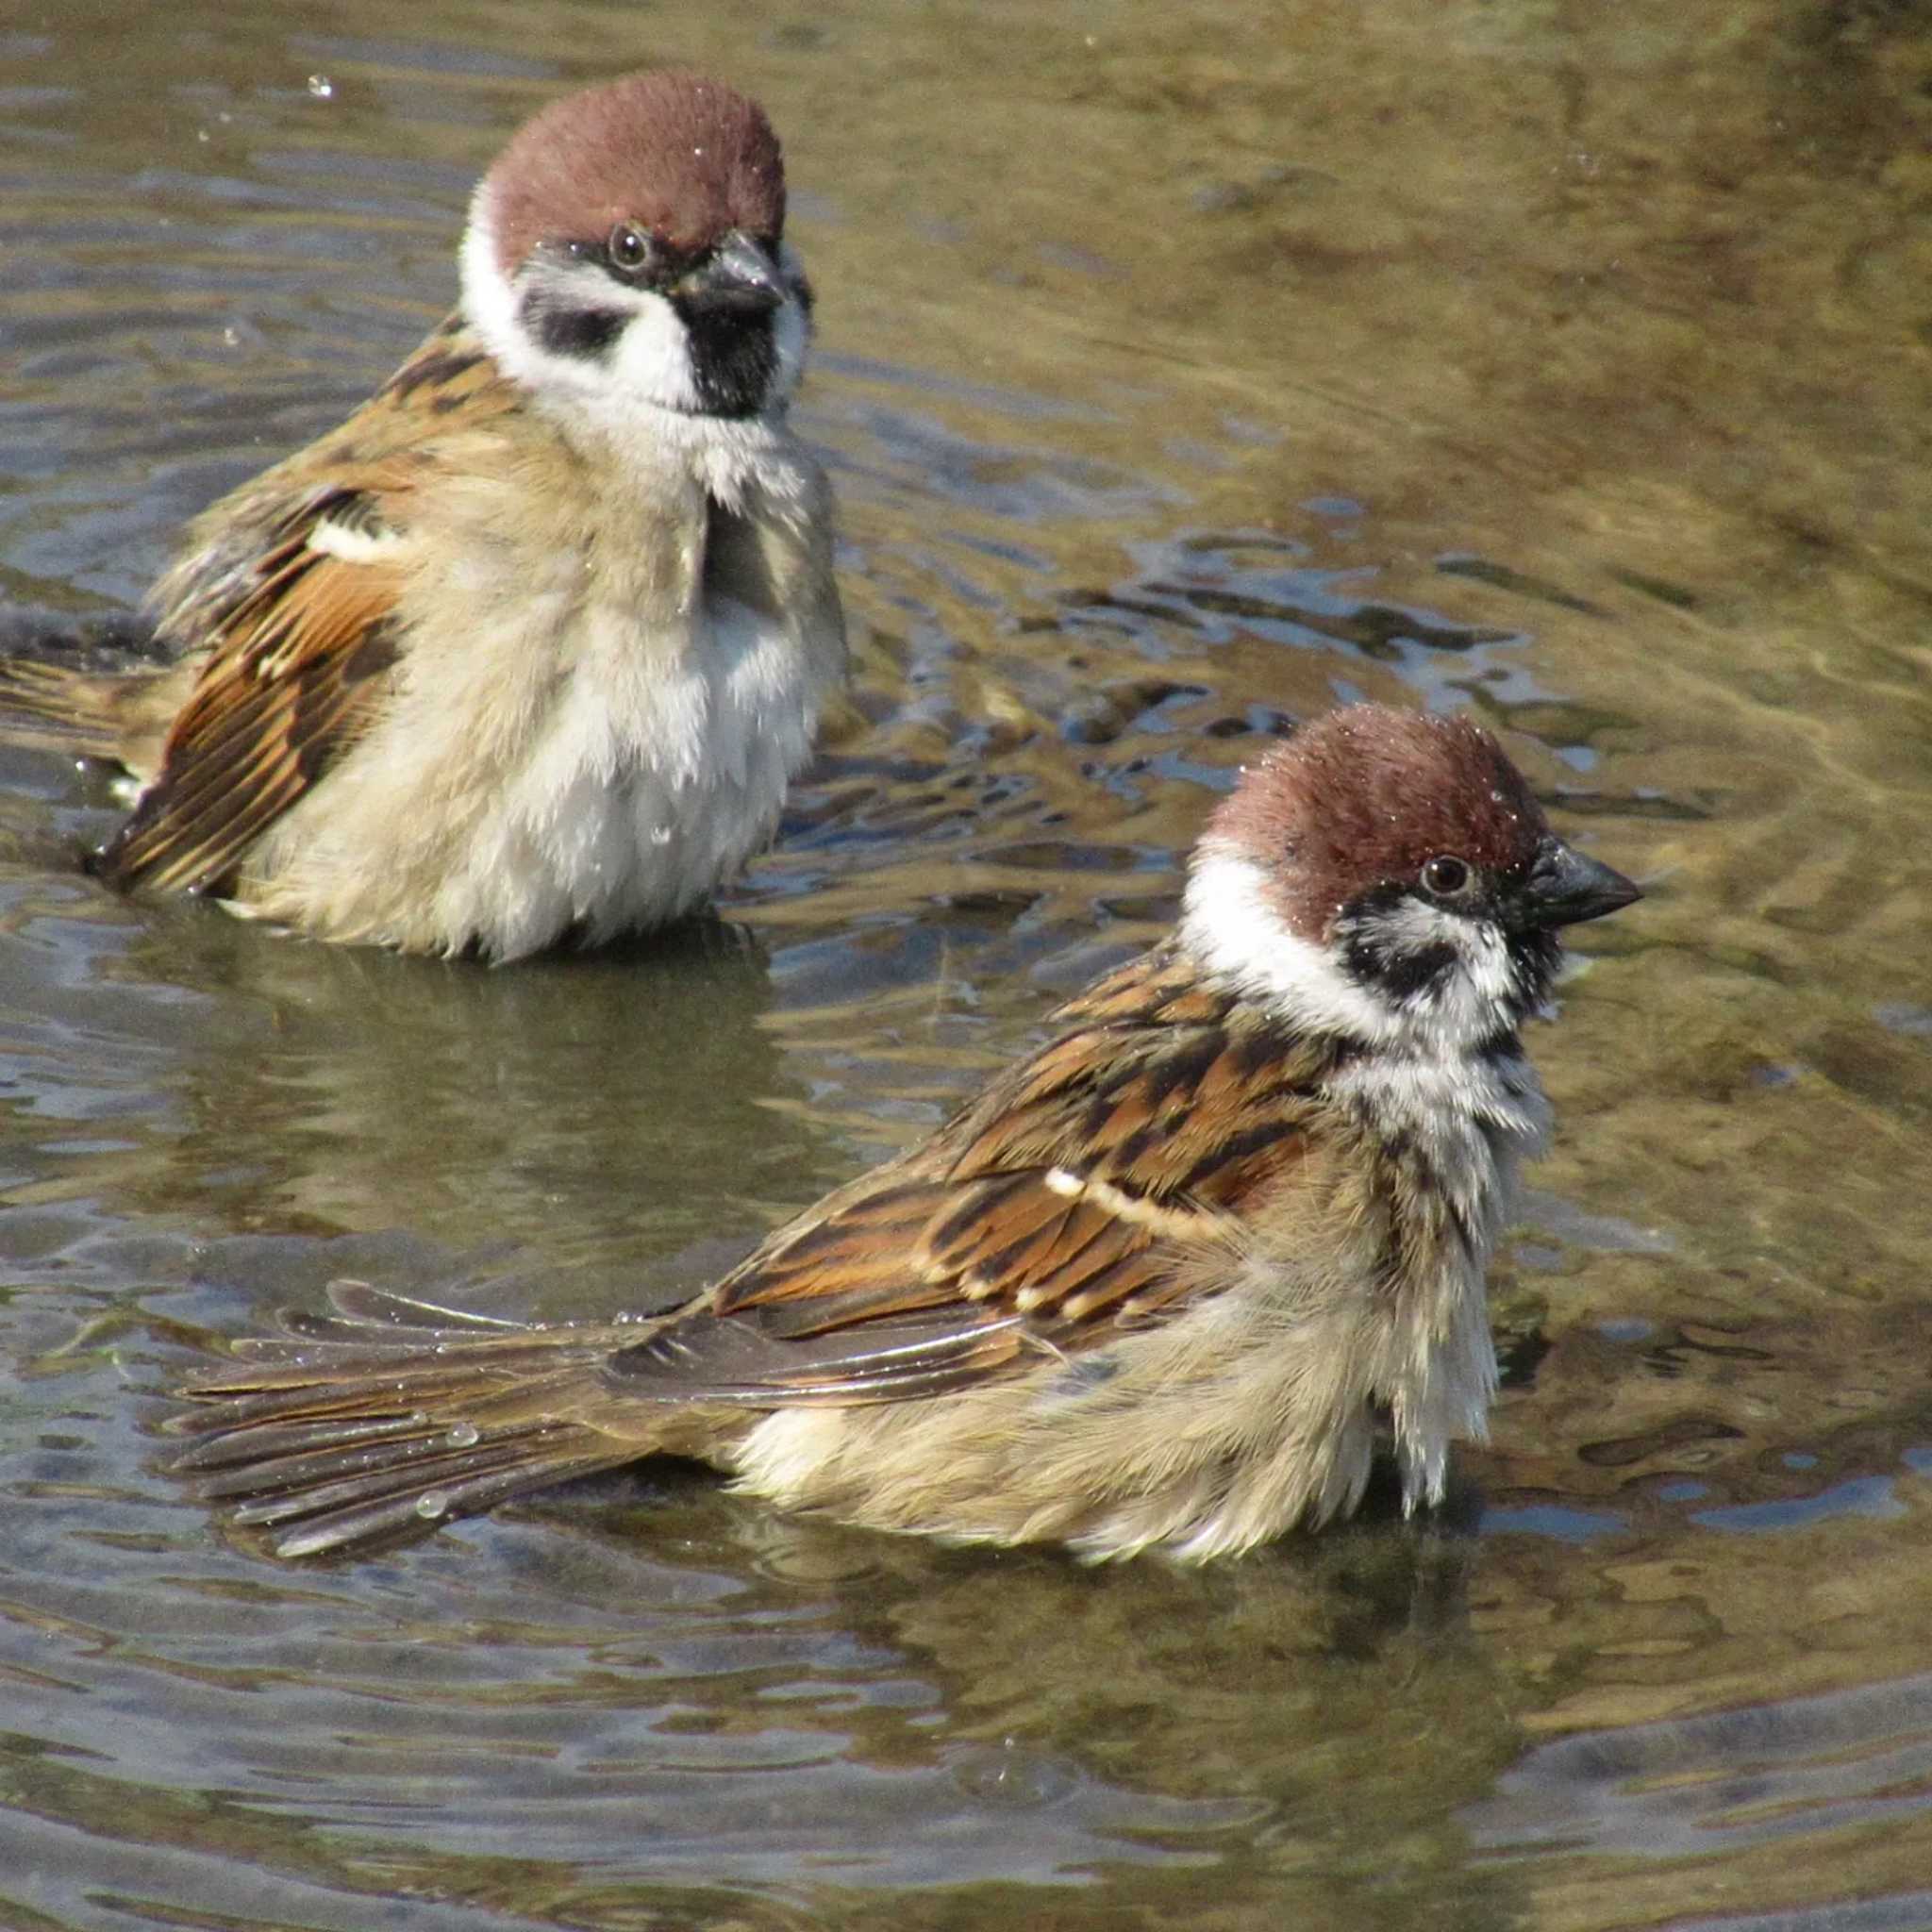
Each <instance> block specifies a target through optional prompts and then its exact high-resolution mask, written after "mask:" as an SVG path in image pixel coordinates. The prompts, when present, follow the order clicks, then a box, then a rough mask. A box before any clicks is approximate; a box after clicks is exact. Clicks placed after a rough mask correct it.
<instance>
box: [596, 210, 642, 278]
mask: <svg viewBox="0 0 1932 1932" xmlns="http://www.w3.org/2000/svg"><path fill="white" fill-rule="evenodd" d="M604 249H605V253H606V254H608V256H609V258H610V266H611V267H612V268H616V269H623V270H624V271H625V273H626V274H631V273H633V272H635V271H636V270H638V269H641V268H642V267H643V265H644V264H645V263H646V262H647V261H649V260H650V258H651V238H650V237H649V236H648V235H641V234H639V232H638V231H637V230H636V229H635V228H633V227H632V226H631V225H630V224H629V223H628V222H619V223H618V225H616V227H614V228H612V229H611V231H610V239H609V241H608V242H606V243H605V244H604Z"/></svg>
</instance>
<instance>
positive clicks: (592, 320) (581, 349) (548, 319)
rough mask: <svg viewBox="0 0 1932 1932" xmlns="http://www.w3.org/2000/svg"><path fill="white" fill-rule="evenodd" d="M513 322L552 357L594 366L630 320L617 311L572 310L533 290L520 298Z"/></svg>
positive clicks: (614, 309) (553, 298)
mask: <svg viewBox="0 0 1932 1932" xmlns="http://www.w3.org/2000/svg"><path fill="white" fill-rule="evenodd" d="M517 320H518V321H519V322H520V323H522V324H523V325H524V327H525V328H526V329H527V330H528V331H529V332H530V333H531V334H532V335H533V336H535V337H536V339H537V341H539V342H540V343H541V345H542V347H543V348H544V349H545V350H547V351H548V352H549V353H550V354H551V355H553V356H565V357H572V358H575V359H576V360H578V361H583V362H595V361H599V360H601V359H602V358H603V357H604V356H605V355H606V354H607V353H608V351H609V348H610V345H611V343H612V342H614V341H616V340H617V339H618V337H619V336H620V335H622V334H623V333H624V325H625V323H626V322H628V321H629V320H630V318H629V316H628V315H626V314H625V312H624V311H623V310H622V309H618V308H569V307H567V306H565V305H564V304H562V303H560V302H558V301H557V300H556V299H555V297H553V296H550V295H546V294H545V293H544V292H543V291H542V290H541V289H533V290H531V291H530V292H529V293H528V294H527V295H525V297H524V300H523V306H522V307H521V308H519V309H518V310H517Z"/></svg>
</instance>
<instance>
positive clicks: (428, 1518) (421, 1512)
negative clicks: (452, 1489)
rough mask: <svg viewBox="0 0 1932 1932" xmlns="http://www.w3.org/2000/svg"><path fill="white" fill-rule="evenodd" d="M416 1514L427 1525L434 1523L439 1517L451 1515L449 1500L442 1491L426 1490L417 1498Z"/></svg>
mask: <svg viewBox="0 0 1932 1932" xmlns="http://www.w3.org/2000/svg"><path fill="white" fill-rule="evenodd" d="M416 1514H417V1515H418V1516H420V1517H421V1518H422V1519H423V1520H424V1522H425V1523H434V1522H435V1521H436V1520H437V1519H438V1518H439V1517H441V1516H446V1515H448V1514H449V1498H448V1497H447V1496H446V1495H444V1494H443V1492H442V1491H441V1490H425V1491H424V1492H423V1493H422V1494H421V1495H420V1496H418V1497H417V1498H416Z"/></svg>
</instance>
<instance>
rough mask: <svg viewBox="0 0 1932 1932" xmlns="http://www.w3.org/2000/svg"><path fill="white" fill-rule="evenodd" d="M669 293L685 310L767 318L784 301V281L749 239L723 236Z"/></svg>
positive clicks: (767, 256) (764, 254)
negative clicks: (725, 311) (726, 312)
mask: <svg viewBox="0 0 1932 1932" xmlns="http://www.w3.org/2000/svg"><path fill="white" fill-rule="evenodd" d="M672 293H673V294H675V295H676V296H677V297H678V298H679V300H680V301H681V302H683V303H684V304H685V306H686V307H688V308H698V309H714V310H715V309H725V310H732V311H735V312H737V313H738V314H741V315H769V314H770V313H771V312H772V310H773V309H774V308H777V307H778V305H779V304H780V303H781V302H783V301H784V299H785V294H786V290H785V278H784V276H783V275H780V274H779V273H778V264H777V263H776V262H775V261H774V260H773V259H772V258H771V256H770V255H769V254H768V253H767V252H766V251H765V249H764V248H763V247H762V246H761V245H760V244H759V243H758V242H754V241H753V240H752V239H751V237H750V236H749V235H739V234H731V235H727V236H725V238H724V241H722V242H719V244H718V245H717V247H716V248H714V249H712V251H711V252H710V254H709V255H708V256H706V258H704V260H703V261H702V262H700V263H699V264H698V266H697V267H696V268H694V269H692V270H691V273H690V274H689V275H684V276H682V277H681V278H680V279H679V280H678V282H677V284H676V286H675V288H674V289H673V291H672Z"/></svg>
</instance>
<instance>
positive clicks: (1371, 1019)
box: [1181, 844, 1402, 1041]
mask: <svg viewBox="0 0 1932 1932" xmlns="http://www.w3.org/2000/svg"><path fill="white" fill-rule="evenodd" d="M1181 936H1182V938H1183V939H1184V940H1185V941H1186V942H1187V944H1188V946H1189V948H1190V949H1191V951H1192V952H1193V954H1194V955H1195V957H1196V958H1199V959H1200V961H1201V963H1202V964H1203V965H1204V966H1207V967H1208V969H1209V970H1210V971H1212V972H1216V973H1220V974H1225V975H1226V976H1227V977H1229V978H1230V979H1233V980H1235V981H1237V982H1238V983H1239V984H1240V985H1241V987H1242V988H1243V989H1244V990H1245V991H1248V992H1250V993H1252V994H1253V995H1255V996H1256V997H1257V998H1258V999H1260V1000H1262V1001H1264V1002H1266V1003H1267V1004H1269V1005H1271V1006H1273V1007H1274V1008H1277V1009H1278V1010H1279V1011H1280V1012H1281V1014H1282V1016H1283V1018H1285V1019H1287V1020H1290V1021H1291V1022H1292V1023H1293V1024H1295V1025H1298V1026H1311V1027H1314V1028H1316V1029H1317V1030H1319V1031H1322V1032H1324V1033H1347V1034H1352V1035H1353V1036H1354V1037H1355V1038H1357V1039H1358V1040H1367V1041H1392V1040H1393V1039H1394V1038H1396V1037H1397V1036H1398V1035H1399V1033H1400V1032H1401V1030H1402V1029H1401V1025H1400V1021H1399V1018H1398V1016H1397V1015H1395V1014H1394V1013H1391V1011H1390V1010H1389V1008H1387V1007H1386V1006H1385V1005H1384V1004H1383V1002H1381V1001H1380V1000H1377V999H1375V998H1373V997H1372V996H1371V995H1370V994H1369V993H1368V992H1366V991H1363V989H1362V988H1361V987H1359V986H1357V984H1356V982H1355V981H1354V980H1353V979H1351V978H1350V977H1349V976H1348V974H1346V973H1344V972H1343V971H1342V969H1341V966H1340V965H1339V964H1338V963H1337V961H1336V960H1335V959H1334V958H1332V957H1331V956H1330V954H1329V952H1328V950H1327V949H1326V948H1325V947H1324V946H1318V945H1315V944H1313V943H1312V942H1310V941H1307V940H1305V939H1302V938H1300V937H1299V936H1298V935H1297V934H1295V933H1293V932H1291V931H1290V929H1289V927H1288V926H1287V924H1285V923H1284V922H1283V920H1282V917H1281V915H1280V914H1279V913H1278V912H1277V911H1275V909H1274V906H1273V905H1272V904H1271V903H1270V902H1269V897H1268V891H1267V884H1266V880H1265V879H1264V877H1263V875H1262V873H1261V869H1260V868H1259V867H1258V866H1257V865H1256V864H1255V863H1254V861H1253V860H1252V859H1247V858H1241V857H1239V856H1238V855H1237V854H1235V853H1232V852H1229V851H1226V850H1224V849H1217V848H1215V847H1214V846H1213V845H1211V844H1204V845H1203V846H1202V848H1201V850H1200V852H1199V854H1198V855H1197V856H1196V858H1195V859H1194V865H1193V870H1192V872H1191V874H1190V875H1189V878H1188V891H1187V898H1186V901H1185V902H1184V909H1183V911H1182V914H1181Z"/></svg>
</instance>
